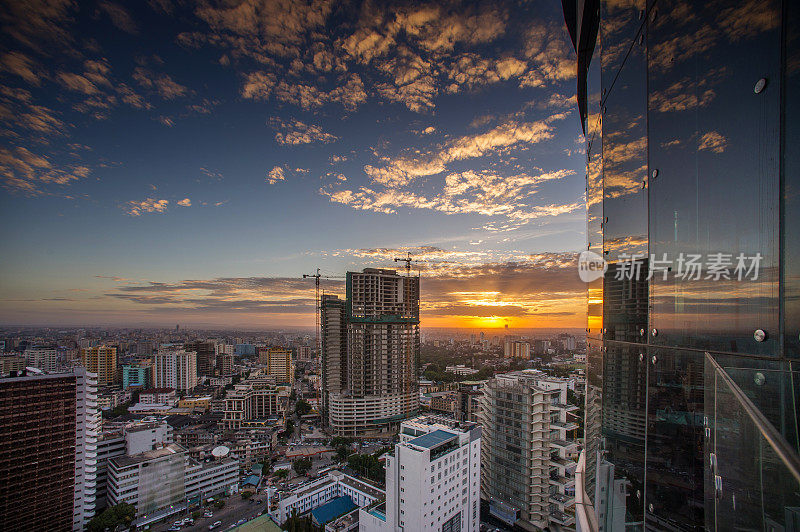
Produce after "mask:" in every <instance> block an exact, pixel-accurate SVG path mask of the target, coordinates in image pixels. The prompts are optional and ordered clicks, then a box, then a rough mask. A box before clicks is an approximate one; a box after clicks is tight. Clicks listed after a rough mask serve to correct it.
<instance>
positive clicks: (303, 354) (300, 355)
mask: <svg viewBox="0 0 800 532" xmlns="http://www.w3.org/2000/svg"><path fill="white" fill-rule="evenodd" d="M311 358H312V351H311V346H308V345H299V346H297V360H302V361H308V360H311Z"/></svg>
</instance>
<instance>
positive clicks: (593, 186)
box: [586, 35, 603, 338]
mask: <svg viewBox="0 0 800 532" xmlns="http://www.w3.org/2000/svg"><path fill="white" fill-rule="evenodd" d="M599 41H600V37H599V35H598V45H597V46H595V49H594V55H593V56H592V61H591V63H589V72H588V76H587V85H588V94H587V97H588V102H587V114H588V117H587V119H586V130H587V131H586V135H587V143H586V207H587V239H588V249H589V251H591V252H593V253H596V254H597V255H598V256H602V255H603V135H602V127H601V126H602V123H601V115H600V43H599ZM587 290H588V294H587V296H588V316H587V323H586V333H587V335H588V336H589V337H594V338H600V336H601V331H602V328H603V278H602V277H600V278H599V279H596V280H594V281H591V282H589V283H587Z"/></svg>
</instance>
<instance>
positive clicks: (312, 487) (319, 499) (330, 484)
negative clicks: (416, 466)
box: [267, 471, 385, 523]
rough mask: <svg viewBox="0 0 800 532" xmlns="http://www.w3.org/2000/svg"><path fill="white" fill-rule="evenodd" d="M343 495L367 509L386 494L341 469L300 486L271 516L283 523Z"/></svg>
mask: <svg viewBox="0 0 800 532" xmlns="http://www.w3.org/2000/svg"><path fill="white" fill-rule="evenodd" d="M343 496H348V497H350V498H351V499H352V500H353V502H354V503H355V504H356V505H357V506H359V507H362V508H363V507H365V506H368V505H370V504H372V503H374V502H376V501H380V500H383V498H384V497H385V493H384V491H383V490H382V489H380V488H379V487H377V486H374V485H372V484H369V483H367V482H364V481H363V480H360V479H357V478H354V477H351V476H349V475H345V474H344V473H342V472H341V471H330V472H329V473H328V474H327V475H326V476H324V477H322V478H320V479H317V480H312V481H311V482H307V483H305V484H301V485H299V486H297V488H295V490H294V492H292V494H291V495H289V496H288V497H285V498H283V499H282V500H281V501H280V502H279V503H278V506H277V508H276V509H275V510H274V511H271V512H270V515H271V516H272V518H273V519H274V520H275V521H276V522H277V523H283V522H285V521H286V520H287V519H288V518H289V517H291V516H292V514H293V513H294V512H297V515H303V514H307V513H308V512H310V511H311V510H313V509H314V508H317V507H318V506H322V505H323V504H325V503H326V502H328V501H331V500H333V499H335V498H337V497H343ZM267 506H268V507H269V506H270V504H267Z"/></svg>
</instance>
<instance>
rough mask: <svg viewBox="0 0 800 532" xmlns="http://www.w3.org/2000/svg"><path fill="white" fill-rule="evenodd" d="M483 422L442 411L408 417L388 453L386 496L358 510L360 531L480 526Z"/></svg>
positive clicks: (447, 530) (470, 531)
mask: <svg viewBox="0 0 800 532" xmlns="http://www.w3.org/2000/svg"><path fill="white" fill-rule="evenodd" d="M480 484H481V428H480V426H478V425H477V424H476V423H462V422H458V421H454V420H453V419H451V418H446V417H439V416H419V417H416V418H413V419H409V420H407V421H404V422H403V423H402V424H401V427H400V443H397V444H395V446H394V452H393V453H391V454H390V455H388V456H387V457H386V499H385V500H384V501H380V502H378V503H377V504H373V505H371V506H369V507H367V508H364V509H362V510H361V511H360V512H359V530H360V531H361V532H379V531H395V530H420V531H431V532H456V531H463V532H477V531H478V530H479V523H480V516H479V514H480Z"/></svg>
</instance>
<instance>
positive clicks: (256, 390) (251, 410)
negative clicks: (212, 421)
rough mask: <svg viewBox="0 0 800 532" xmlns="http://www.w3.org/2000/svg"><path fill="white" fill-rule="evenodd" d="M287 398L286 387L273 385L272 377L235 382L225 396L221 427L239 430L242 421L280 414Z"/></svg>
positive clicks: (284, 407) (283, 409) (283, 410)
mask: <svg viewBox="0 0 800 532" xmlns="http://www.w3.org/2000/svg"><path fill="white" fill-rule="evenodd" d="M288 398H289V392H288V391H287V390H286V388H285V387H278V386H275V383H274V381H273V380H272V379H263V378H262V379H258V378H255V379H248V380H246V381H244V382H243V383H241V384H236V385H234V387H233V390H230V391H229V392H228V394H227V395H226V396H225V413H224V417H223V418H222V423H221V425H222V428H224V429H226V430H239V429H240V428H242V422H244V421H253V420H265V419H267V418H269V417H279V416H282V415H283V414H284V412H285V410H286V403H287V402H288Z"/></svg>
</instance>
